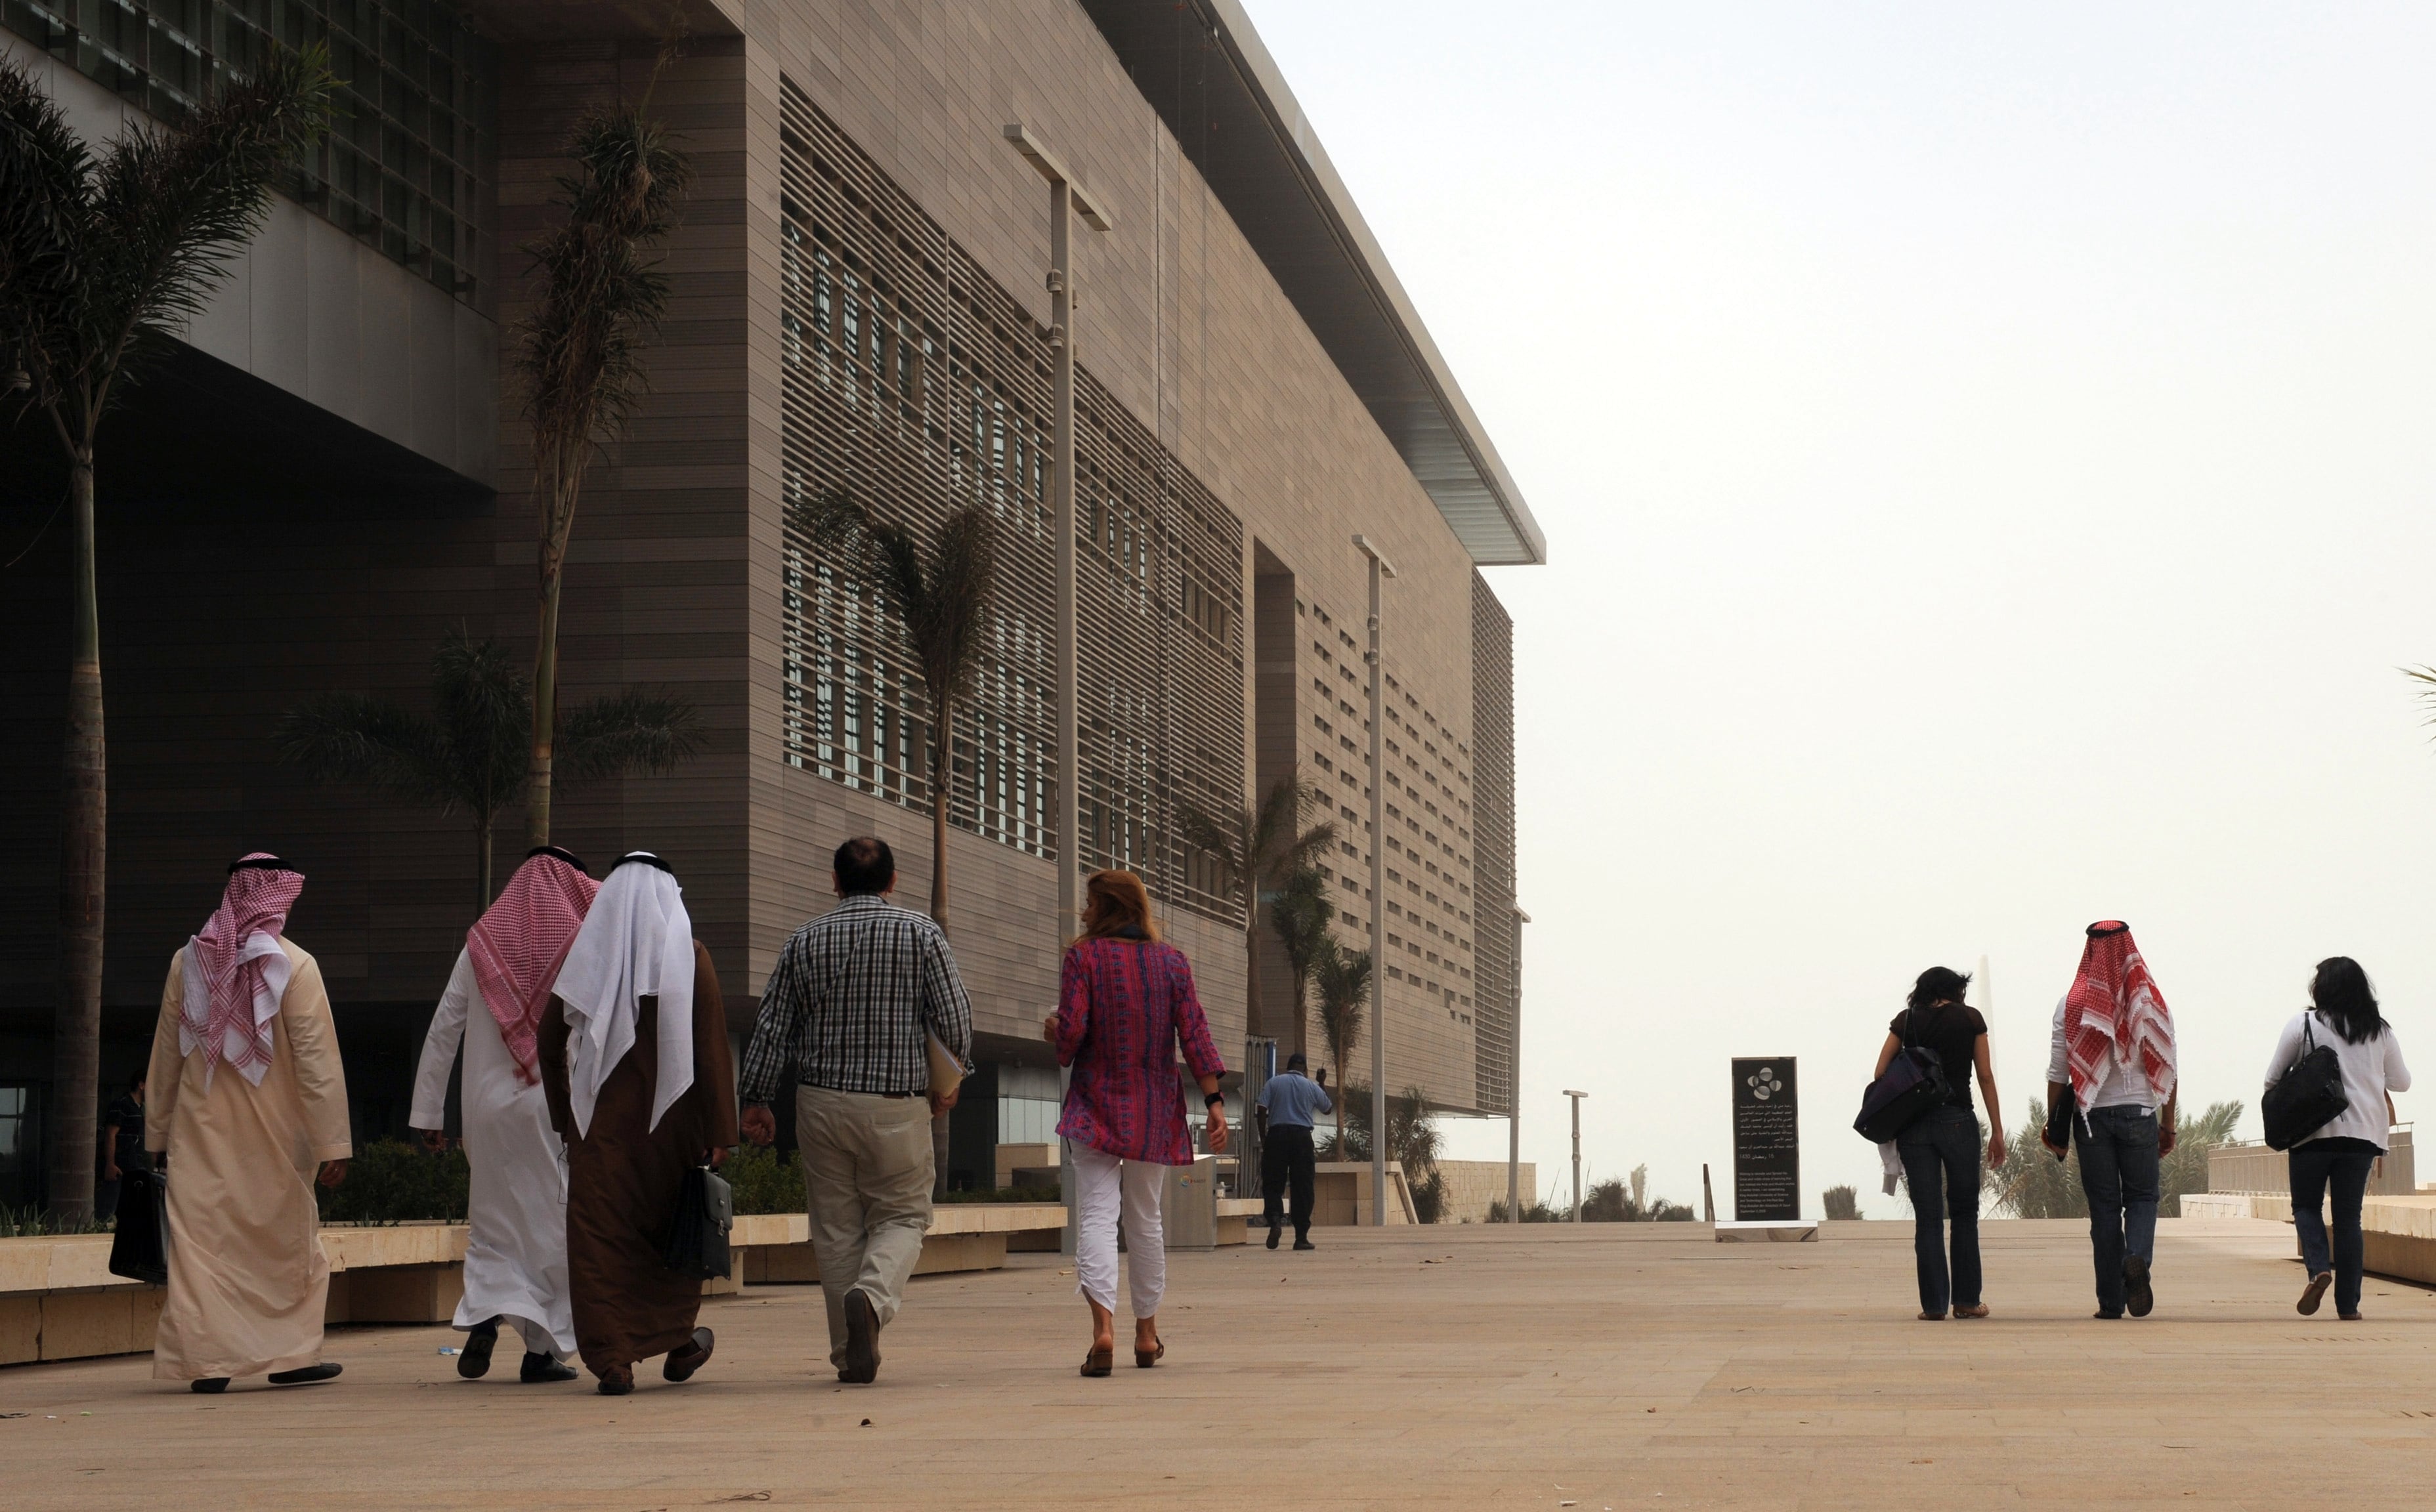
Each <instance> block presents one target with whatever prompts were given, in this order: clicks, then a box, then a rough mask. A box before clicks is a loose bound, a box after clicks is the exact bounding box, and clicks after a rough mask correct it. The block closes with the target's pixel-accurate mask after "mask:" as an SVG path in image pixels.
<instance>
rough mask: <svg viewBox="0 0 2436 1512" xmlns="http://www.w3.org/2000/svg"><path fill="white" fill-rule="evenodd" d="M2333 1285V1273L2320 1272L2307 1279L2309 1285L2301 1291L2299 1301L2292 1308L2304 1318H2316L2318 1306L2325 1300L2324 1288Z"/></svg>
mask: <svg viewBox="0 0 2436 1512" xmlns="http://www.w3.org/2000/svg"><path fill="white" fill-rule="evenodd" d="M2334 1284H2335V1273H2334V1272H2332V1271H2320V1272H2319V1273H2318V1274H2317V1275H2315V1276H2312V1277H2309V1284H2308V1285H2307V1286H2305V1287H2303V1288H2302V1289H2301V1300H2300V1301H2299V1302H2297V1303H2295V1304H2293V1306H2294V1307H2295V1309H2296V1310H2297V1311H2298V1312H2300V1314H2301V1315H2302V1316H2303V1317H2305V1318H2308V1317H2315V1316H2317V1314H2318V1304H2319V1303H2320V1302H2322V1301H2323V1300H2324V1299H2325V1295H2326V1288H2327V1287H2329V1286H2332V1285H2334Z"/></svg>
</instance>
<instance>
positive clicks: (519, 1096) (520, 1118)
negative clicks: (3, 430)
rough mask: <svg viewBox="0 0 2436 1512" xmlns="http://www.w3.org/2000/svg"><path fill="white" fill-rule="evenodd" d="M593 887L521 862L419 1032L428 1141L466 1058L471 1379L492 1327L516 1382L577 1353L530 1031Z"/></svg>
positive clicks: (550, 1145)
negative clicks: (502, 1336)
mask: <svg viewBox="0 0 2436 1512" xmlns="http://www.w3.org/2000/svg"><path fill="white" fill-rule="evenodd" d="M599 891H600V884H599V883H597V882H595V881H593V880H592V878H590V877H588V876H586V875H584V871H583V862H581V861H579V860H576V859H575V858H574V857H572V856H570V855H568V854H567V853H566V852H565V851H563V850H560V849H558V848H556V847H555V846H548V845H545V846H543V847H541V848H540V849H538V850H536V851H534V852H533V853H532V854H531V856H530V857H528V858H526V860H525V863H524V864H523V865H522V866H519V867H517V868H516V874H515V876H513V877H512V878H509V879H508V885H507V887H506V888H505V889H503V890H502V891H501V892H500V894H499V899H498V901H497V902H496V903H494V904H492V905H491V907H490V908H489V910H488V911H486V912H484V913H483V915H482V917H481V919H480V920H479V922H477V923H476V924H475V926H474V928H473V929H472V930H469V931H467V933H466V936H465V948H464V949H463V950H461V951H460V952H458V956H457V969H456V970H455V971H453V972H451V973H450V974H449V978H448V990H447V991H446V992H444V993H443V994H442V995H441V998H440V1005H439V1007H438V1008H437V1009H436V1010H434V1011H433V1013H432V1016H431V1030H430V1032H429V1033H428V1034H426V1035H425V1036H424V1041H423V1068H422V1070H421V1072H420V1074H419V1075H417V1077H416V1078H415V1084H414V1110H413V1113H412V1116H411V1118H410V1120H409V1121H410V1122H411V1123H412V1124H413V1125H414V1127H416V1128H418V1129H420V1130H422V1131H424V1136H425V1138H426V1139H428V1140H430V1141H431V1142H432V1143H433V1144H435V1145H437V1144H438V1143H439V1142H440V1141H441V1138H442V1135H441V1130H442V1129H443V1128H444V1126H445V1123H446V1121H447V1106H448V1069H449V1067H450V1066H451V1065H452V1064H454V1063H455V1061H456V1059H457V1051H458V1047H459V1045H460V1044H462V1045H463V1047H464V1051H465V1071H464V1081H463V1094H462V1098H461V1105H462V1117H463V1127H464V1133H465V1156H466V1159H467V1160H468V1161H469V1162H470V1163H471V1164H472V1166H473V1184H472V1191H471V1193H470V1195H469V1199H468V1207H467V1212H466V1218H467V1223H468V1227H469V1229H470V1232H469V1234H468V1235H467V1238H466V1242H465V1295H464V1299H463V1300H462V1301H461V1302H459V1303H458V1304H457V1316H456V1325H457V1327H458V1328H460V1329H462V1330H465V1344H464V1347H463V1348H462V1349H461V1350H460V1351H459V1353H458V1356H457V1373H458V1374H459V1375H461V1376H463V1377H464V1378H466V1379H467V1380H469V1381H471V1380H475V1379H478V1378H479V1377H480V1376H482V1375H484V1374H485V1373H487V1372H488V1371H489V1370H490V1368H491V1351H492V1349H493V1348H494V1347H496V1345H497V1343H498V1338H499V1325H500V1324H501V1323H503V1322H505V1323H513V1325H514V1326H515V1330H516V1332H518V1333H519V1334H521V1335H523V1337H524V1344H525V1358H524V1364H523V1365H522V1367H521V1368H519V1369H518V1371H517V1373H516V1379H517V1380H518V1381H520V1382H526V1383H528V1384H530V1383H531V1382H548V1381H573V1380H574V1379H575V1377H576V1372H575V1370H574V1368H573V1367H572V1366H570V1365H568V1364H566V1363H565V1362H566V1357H567V1356H568V1355H569V1354H571V1353H573V1352H574V1349H575V1319H574V1315H573V1313H572V1312H571V1311H570V1309H569V1305H568V1300H567V1283H566V1146H565V1144H564V1143H562V1142H561V1140H560V1139H559V1137H558V1134H557V1132H556V1131H555V1130H553V1129H552V1128H551V1127H550V1123H549V1103H548V1098H547V1097H546V1096H545V1095H544V1093H543V1091H542V1086H541V1079H540V1075H539V1072H538V1070H537V1069H536V1061H535V1057H536V1054H537V1046H536V1041H535V1034H534V1030H535V1026H536V1025H538V1024H539V1022H540V1019H541V1014H542V1011H543V1010H544V1009H546V1008H547V1007H548V1005H549V994H550V987H551V984H552V983H553V982H556V981H557V980H558V971H559V967H560V965H563V964H564V963H565V962H566V952H567V947H570V946H572V945H573V944H574V943H575V936H576V932H577V931H578V930H580V929H581V928H582V927H583V916H584V913H585V912H587V911H588V910H589V909H590V908H591V906H592V898H593V895H594V894H595V893H597V892H599Z"/></svg>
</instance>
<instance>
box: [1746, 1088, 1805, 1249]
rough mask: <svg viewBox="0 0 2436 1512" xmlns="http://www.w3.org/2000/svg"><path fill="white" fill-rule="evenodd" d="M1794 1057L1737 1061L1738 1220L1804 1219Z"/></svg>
mask: <svg viewBox="0 0 2436 1512" xmlns="http://www.w3.org/2000/svg"><path fill="white" fill-rule="evenodd" d="M1795 1109H1796V1104H1795V1102H1794V1092H1793V1057H1792V1056H1790V1055H1786V1056H1781V1057H1779V1058H1776V1059H1773V1060H1739V1059H1738V1060H1736V1061H1735V1062H1734V1221H1735V1222H1736V1223H1744V1224H1764V1223H1785V1224H1796V1223H1800V1222H1801V1121H1800V1120H1799V1118H1798V1117H1797V1116H1796V1112H1795Z"/></svg>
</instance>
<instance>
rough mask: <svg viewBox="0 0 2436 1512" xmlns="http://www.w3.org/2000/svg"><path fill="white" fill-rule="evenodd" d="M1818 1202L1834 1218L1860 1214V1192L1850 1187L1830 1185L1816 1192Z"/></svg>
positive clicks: (1851, 1217)
mask: <svg viewBox="0 0 2436 1512" xmlns="http://www.w3.org/2000/svg"><path fill="white" fill-rule="evenodd" d="M1818 1204H1819V1206H1820V1207H1821V1208H1825V1209H1826V1211H1827V1216H1828V1217H1830V1218H1834V1219H1853V1218H1858V1217H1860V1216H1861V1194H1860V1193H1859V1192H1857V1191H1855V1190H1853V1189H1852V1188H1851V1187H1830V1188H1828V1189H1827V1190H1825V1191H1822V1192H1820V1193H1819V1194H1818Z"/></svg>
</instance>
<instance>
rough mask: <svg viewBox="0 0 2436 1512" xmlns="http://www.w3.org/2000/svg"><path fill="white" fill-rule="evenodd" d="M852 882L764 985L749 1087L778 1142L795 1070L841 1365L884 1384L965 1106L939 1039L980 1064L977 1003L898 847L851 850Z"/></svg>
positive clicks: (835, 1358)
mask: <svg viewBox="0 0 2436 1512" xmlns="http://www.w3.org/2000/svg"><path fill="white" fill-rule="evenodd" d="M836 876H837V893H838V898H839V902H838V906H837V907H835V908H833V909H831V910H829V912H827V913H824V914H822V915H821V916H820V917H819V918H816V919H814V920H812V921H811V922H810V923H809V924H807V925H805V926H804V927H803V928H802V929H800V930H796V931H795V935H794V938H792V939H791V940H789V941H788V942H787V945H786V948H785V949H783V950H781V951H779V952H778V965H777V968H776V969H775V970H774V971H772V972H771V973H770V980H769V982H768V983H767V984H765V985H764V986H763V987H762V989H761V1017H760V1018H759V1020H758V1021H757V1022H756V1023H755V1024H754V1026H753V1044H752V1046H751V1048H750V1049H748V1050H746V1051H745V1052H744V1070H743V1074H742V1076H741V1078H740V1082H741V1086H740V1091H741V1093H742V1099H743V1103H744V1119H743V1129H744V1136H745V1138H749V1139H751V1140H752V1141H753V1142H754V1143H756V1144H760V1145H767V1144H769V1143H770V1142H771V1141H772V1140H773V1139H774V1138H777V1132H778V1121H777V1118H776V1116H775V1115H774V1114H773V1113H772V1112H771V1110H770V1103H771V1100H772V1099H773V1098H774V1097H775V1096H776V1095H777V1092H778V1088H779V1086H780V1085H781V1084H782V1083H783V1082H784V1081H785V1080H786V1076H787V1071H788V1069H789V1068H790V1067H792V1068H793V1069H794V1073H795V1083H796V1086H795V1137H796V1139H797V1142H798V1143H800V1144H801V1146H802V1147H803V1156H804V1195H805V1202H806V1206H807V1207H808V1208H809V1210H810V1216H811V1225H812V1246H813V1250H814V1253H815V1254H817V1255H818V1256H819V1262H820V1268H821V1292H822V1295H824V1297H825V1298H826V1299H827V1302H828V1314H829V1363H830V1364H833V1365H835V1366H837V1372H838V1379H839V1380H840V1381H846V1382H870V1381H872V1380H874V1379H876V1378H877V1377H878V1376H879V1330H881V1329H882V1328H883V1327H885V1326H886V1325H887V1323H888V1322H889V1320H890V1319H892V1318H894V1317H895V1316H896V1309H897V1307H898V1306H899V1305H900V1304H901V1303H902V1301H903V1300H904V1296H905V1282H906V1278H907V1277H910V1276H912V1275H913V1274H914V1261H916V1260H920V1259H921V1258H922V1236H923V1235H924V1234H926V1233H928V1232H929V1231H930V1227H931V1188H932V1186H933V1185H934V1184H935V1182H936V1180H937V1167H936V1165H935V1163H934V1161H933V1159H932V1150H931V1116H932V1115H933V1114H944V1113H946V1112H947V1111H948V1108H950V1107H952V1106H954V1105H955V1101H956V1100H955V1096H954V1094H953V1093H949V1094H948V1095H947V1096H945V1097H933V1096H931V1095H930V1086H931V1066H930V1044H929V1042H930V1041H931V1039H936V1040H937V1041H938V1042H939V1044H940V1046H941V1047H942V1048H944V1049H945V1050H946V1051H947V1052H948V1054H949V1055H951V1056H953V1057H954V1058H955V1060H956V1063H957V1064H958V1065H959V1066H964V1067H966V1068H968V1069H969V1067H970V1065H971V1057H972V1049H973V1007H972V1002H971V1000H970V999H967V998H966V996H965V984H964V982H962V981H960V980H958V978H957V976H956V961H955V957H954V956H952V955H950V954H949V953H948V937H947V934H946V933H945V932H944V931H942V930H940V928H939V926H938V925H936V924H934V923H932V922H931V920H930V919H929V918H926V917H925V916H923V915H922V914H919V913H915V912H912V911H910V910H907V909H901V908H898V907H896V905H895V904H893V903H891V902H889V901H888V895H889V894H890V893H892V892H894V891H895V890H896V856H895V855H894V854H893V853H892V852H891V851H890V850H889V848H888V843H887V842H886V841H883V840H879V839H878V838H876V837H873V836H869V835H864V836H859V837H857V838H856V839H853V840H849V841H847V842H846V843H844V844H843V845H840V846H839V847H838V849H837V860H836Z"/></svg>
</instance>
